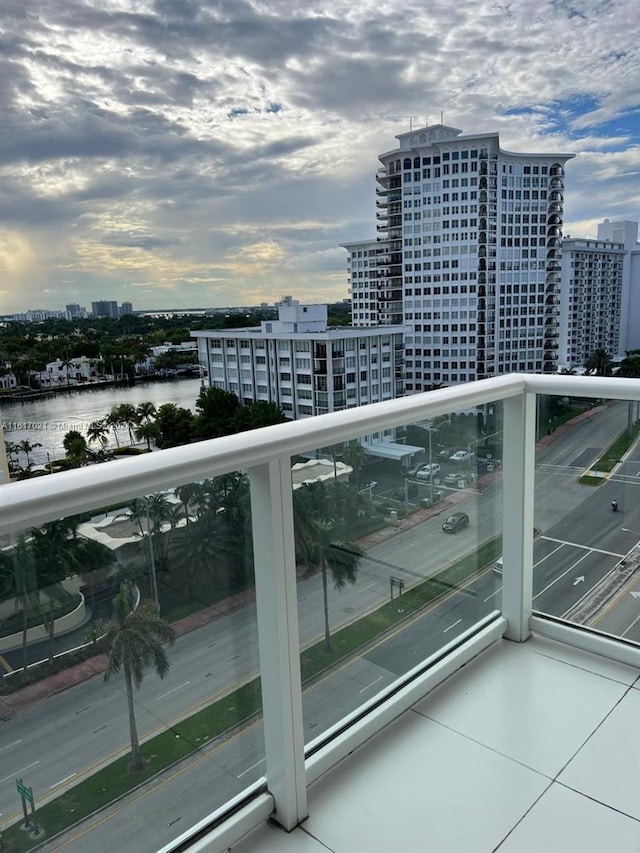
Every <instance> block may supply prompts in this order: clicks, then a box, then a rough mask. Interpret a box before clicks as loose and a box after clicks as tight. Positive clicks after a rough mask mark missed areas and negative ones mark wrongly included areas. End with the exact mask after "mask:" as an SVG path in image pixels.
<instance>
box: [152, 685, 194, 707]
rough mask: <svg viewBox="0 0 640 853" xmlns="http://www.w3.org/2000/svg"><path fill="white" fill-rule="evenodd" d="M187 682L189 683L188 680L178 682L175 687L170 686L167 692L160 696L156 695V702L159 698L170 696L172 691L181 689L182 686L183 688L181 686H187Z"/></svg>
mask: <svg viewBox="0 0 640 853" xmlns="http://www.w3.org/2000/svg"><path fill="white" fill-rule="evenodd" d="M187 684H191V682H190V681H185V683H184V684H179V685H178V686H177V687H173V688H172V689H171V690H169V691H168V692H167V693H163V694H162V696H156V702H157V701H158V700H159V699H164V698H165V696H171V694H172V693H175V692H176V690H182V688H183V687H186V686H187Z"/></svg>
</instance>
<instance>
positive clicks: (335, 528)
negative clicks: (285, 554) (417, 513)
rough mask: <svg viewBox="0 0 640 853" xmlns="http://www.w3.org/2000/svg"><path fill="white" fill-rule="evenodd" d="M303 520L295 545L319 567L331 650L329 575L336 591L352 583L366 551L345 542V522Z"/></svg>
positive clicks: (327, 645) (307, 560)
mask: <svg viewBox="0 0 640 853" xmlns="http://www.w3.org/2000/svg"><path fill="white" fill-rule="evenodd" d="M298 519H300V516H299V515H298ZM305 521H306V523H305V524H304V530H301V529H300V527H299V529H298V532H297V533H298V536H297V545H298V550H299V552H301V556H302V559H303V560H304V562H305V563H306V564H307V565H308V566H310V567H312V568H317V569H320V572H321V573H322V600H323V608H324V645H325V649H326V650H327V652H330V651H332V648H333V647H332V645H331V629H330V625H329V594H328V575H329V573H331V577H332V579H333V583H334V587H335V589H337V590H341V589H343V587H344V586H345V585H346V584H347V583H351V584H353V583H355V582H356V578H357V573H358V564H359V562H360V560H361V559H362V558H363V557H364V556H365V553H364V551H363V550H362V549H361V548H358V546H357V545H353V544H352V543H347V542H345V536H344V534H345V532H346V531H345V525H343V524H342V523H341V522H339V521H337V520H325V519H322V518H308V517H307V518H306V520H305ZM299 523H300V522H299Z"/></svg>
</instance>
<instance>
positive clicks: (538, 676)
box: [415, 640, 627, 778]
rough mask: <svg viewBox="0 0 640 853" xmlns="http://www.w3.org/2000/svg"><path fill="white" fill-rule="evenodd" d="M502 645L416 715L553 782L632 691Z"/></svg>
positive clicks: (527, 648) (525, 648)
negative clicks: (452, 730)
mask: <svg viewBox="0 0 640 853" xmlns="http://www.w3.org/2000/svg"><path fill="white" fill-rule="evenodd" d="M537 648H538V647H537V645H536V641H535V640H531V641H529V642H528V643H524V644H516V643H510V642H507V641H502V642H500V643H498V644H496V646H495V647H494V648H492V649H490V650H489V651H487V652H486V653H485V654H483V655H481V656H480V657H479V658H478V659H477V660H475V661H473V662H472V663H471V664H469V665H468V666H466V667H465V668H464V669H463V670H461V671H460V672H459V673H457V674H456V675H454V676H453V678H451V679H449V681H447V682H445V684H443V685H442V686H441V687H439V688H438V689H437V690H435V691H434V692H433V693H432V694H430V695H429V696H427V697H426V699H423V700H422V701H421V702H418V703H417V704H416V706H415V710H417V711H419V712H420V713H423V714H424V715H425V716H427V717H429V718H431V719H433V720H437V721H439V722H441V723H443V724H444V725H446V726H449V727H451V728H452V729H454V730H456V731H459V732H461V733H462V734H465V735H466V736H467V737H470V738H473V739H474V740H477V741H478V742H479V743H482V744H485V745H486V746H489V747H491V748H492V749H495V750H497V751H498V752H501V753H502V754H503V755H506V756H509V757H510V758H513V759H514V760H516V761H521V762H522V763H524V764H526V765H527V766H528V767H531V768H533V769H534V770H537V771H539V772H540V773H544V774H546V775H547V776H549V777H551V778H553V777H555V776H556V775H557V773H559V772H560V770H561V769H562V768H563V767H564V765H565V764H566V762H567V761H568V760H569V759H570V758H571V757H572V755H574V753H575V752H576V751H577V750H578V749H579V748H580V746H582V744H583V743H584V742H585V740H586V739H587V738H588V737H589V735H590V734H591V733H592V732H593V731H594V729H595V728H596V726H597V725H598V724H599V723H600V721H601V720H602V719H603V717H604V716H605V714H606V713H608V711H610V710H611V708H613V706H614V705H615V703H616V702H617V701H618V700H619V699H620V697H621V696H622V695H623V694H624V692H625V691H626V689H627V687H626V685H624V684H622V683H620V682H618V681H613V680H611V679H609V678H604V677H602V675H595V674H593V673H592V672H590V671H588V670H587V669H581V668H578V667H576V666H573V665H571V664H568V663H564V662H563V661H560V660H558V659H557V658H553V657H549V656H547V655H543V654H538V652H537Z"/></svg>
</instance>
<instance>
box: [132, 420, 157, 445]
mask: <svg viewBox="0 0 640 853" xmlns="http://www.w3.org/2000/svg"><path fill="white" fill-rule="evenodd" d="M133 434H134V436H135V437H136V441H146V442H147V450H151V442H152V441H156V440H157V439H158V438H159V437H160V427H159V426H158V424H155V423H151V422H146V423H141V424H139V425H138V426H137V427H136V428H135V429H134V431H133Z"/></svg>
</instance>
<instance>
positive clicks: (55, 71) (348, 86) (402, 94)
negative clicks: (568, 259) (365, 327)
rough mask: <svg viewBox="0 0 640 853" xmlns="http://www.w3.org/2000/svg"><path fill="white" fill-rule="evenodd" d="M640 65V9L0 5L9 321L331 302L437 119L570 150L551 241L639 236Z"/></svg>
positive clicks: (505, 141) (311, 2)
mask: <svg viewBox="0 0 640 853" xmlns="http://www.w3.org/2000/svg"><path fill="white" fill-rule="evenodd" d="M639 60H640V7H639V6H638V0H535V2H534V0H512V2H491V0H1V2H0V108H1V113H0V115H1V121H0V314H6V313H10V312H15V311H25V310H27V309H29V308H34V309H35V308H53V309H63V308H64V305H65V304H66V303H69V302H78V303H80V304H81V305H85V306H87V307H89V308H90V303H91V301H92V300H95V299H100V298H105V299H116V300H118V302H122V301H125V300H127V301H130V302H132V303H133V304H134V308H162V307H175V308H179V307H182V308H188V307H197V306H224V305H255V304H258V303H260V302H262V301H267V302H273V301H274V300H276V299H277V298H278V297H279V296H281V295H283V294H286V293H290V294H293V295H294V296H295V297H297V298H299V299H301V300H304V301H321V300H338V299H342V298H344V297H346V296H347V289H346V252H345V251H344V249H340V248H339V244H340V243H342V242H348V241H352V240H359V239H366V238H371V237H374V236H375V180H374V176H375V171H376V167H377V155H378V154H379V153H381V152H383V151H387V150H389V149H391V148H393V147H395V135H396V134H397V133H401V132H405V131H406V130H408V129H409V122H410V121H412V122H413V127H417V126H420V125H423V124H425V123H429V124H432V123H437V122H438V121H439V120H440V114H441V111H442V112H443V113H444V120H445V123H446V124H449V125H453V126H454V127H458V128H460V129H462V130H463V131H464V132H467V133H470V132H474V131H499V132H500V141H501V145H502V147H503V148H506V149H509V150H516V151H517V150H520V151H535V150H541V151H542V150H551V151H553V150H556V151H572V152H575V153H576V154H577V157H576V159H575V160H572V161H570V163H569V164H568V167H567V190H566V206H565V223H566V224H565V233H566V232H569V233H571V235H572V236H590V235H593V234H595V230H596V228H595V226H596V223H597V222H599V221H601V220H602V219H603V218H604V217H609V218H610V219H634V220H638V219H639V218H640V177H639V176H640V145H639V140H638V131H639V129H640V61H639ZM410 116H412V117H413V118H411V119H410Z"/></svg>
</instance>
